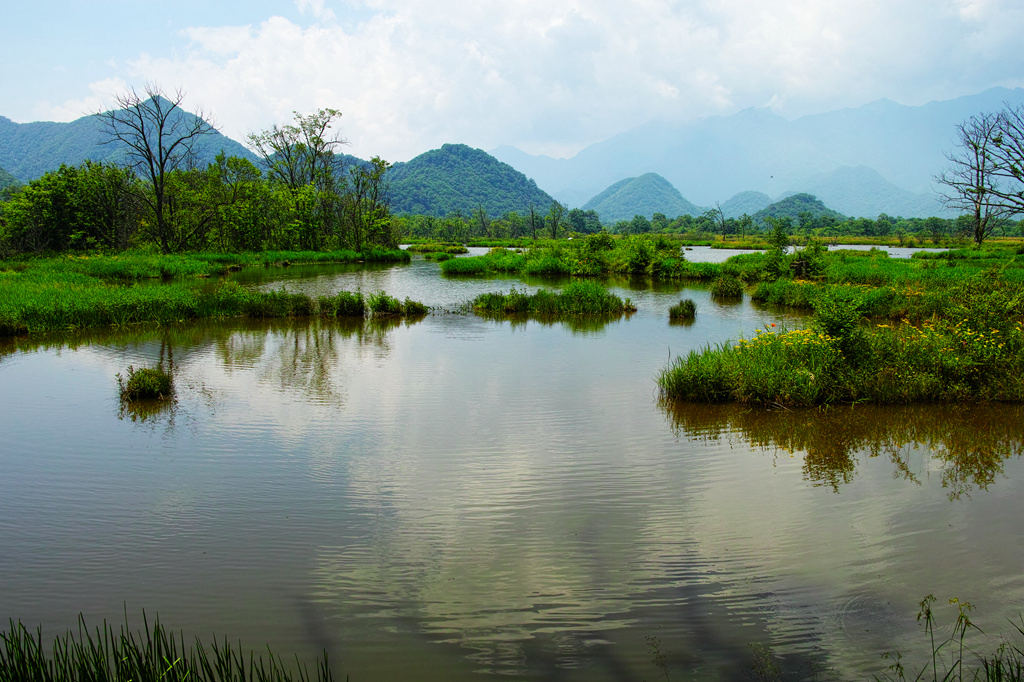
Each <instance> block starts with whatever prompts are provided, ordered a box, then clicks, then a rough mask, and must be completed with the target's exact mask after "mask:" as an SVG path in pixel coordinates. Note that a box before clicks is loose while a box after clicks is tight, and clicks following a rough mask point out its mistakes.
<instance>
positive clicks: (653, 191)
mask: <svg viewBox="0 0 1024 682" xmlns="http://www.w3.org/2000/svg"><path fill="white" fill-rule="evenodd" d="M583 210H585V211H589V210H594V211H597V214H598V215H599V216H601V222H603V223H605V224H606V225H607V224H610V223H615V222H618V221H620V220H631V219H632V218H633V216H637V215H642V216H644V217H645V218H650V217H652V216H653V215H654V214H655V213H663V214H664V215H666V216H669V217H676V216H680V215H700V214H701V213H702V212H703V211H702V209H700V208H698V207H696V206H694V205H693V204H691V203H690V202H689V201H687V200H686V199H684V198H683V195H682V194H680V193H679V190H677V189H676V188H675V187H673V186H672V184H671V183H670V182H669V181H668V180H666V179H665V178H663V177H661V176H660V175H658V174H657V173H645V174H644V175H641V176H640V177H637V178H626V179H625V180H620V181H618V182H616V183H615V184H614V185H611V186H610V187H608V188H607V189H606V190H604V191H603V192H601V193H600V194H598V195H597V196H595V197H594V198H592V199H591V200H590V201H588V202H587V203H585V204H584V205H583Z"/></svg>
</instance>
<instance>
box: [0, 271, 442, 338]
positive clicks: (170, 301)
mask: <svg viewBox="0 0 1024 682" xmlns="http://www.w3.org/2000/svg"><path fill="white" fill-rule="evenodd" d="M277 255H281V254H260V256H259V257H260V258H261V259H265V258H270V257H276V256H277ZM290 255H292V256H294V255H295V254H290ZM245 257H246V256H244V254H243V255H242V256H238V257H235V260H234V261H232V262H233V263H237V262H238V261H239V260H240V259H243V258H245ZM324 257H331V258H337V257H338V254H334V255H333V256H332V255H330V254H325V255H324ZM406 257H408V255H407V254H406ZM226 260H227V259H224V260H218V259H214V258H212V257H211V256H210V254H205V255H203V254H199V255H193V256H172V257H152V260H150V257H145V256H139V255H135V256H128V257H120V256H114V257H92V258H75V257H61V258H52V259H37V260H33V261H28V262H21V263H13V264H12V263H4V264H0V336H10V335H16V334H27V333H39V332H46V331H66V330H71V329H81V328H87V327H98V326H125V325H132V324H140V323H157V324H164V323H171V322H177V321H183V320H194V319H201V318H224V317H236V316H248V317H253V318H273V317H290V316H312V315H322V316H328V317H337V316H362V315H365V314H367V313H368V312H370V313H378V312H387V313H388V314H394V312H395V311H394V310H390V309H389V310H387V311H384V310H383V309H382V310H381V311H376V310H371V309H370V308H369V307H368V305H367V302H366V301H365V300H364V298H363V295H362V294H361V293H351V292H340V293H338V294H337V295H335V296H328V297H320V298H317V299H313V298H311V297H309V296H306V295H304V294H296V293H288V292H285V291H272V292H260V291H251V290H248V289H244V288H242V287H241V286H239V285H238V284H237V283H234V282H230V281H228V282H212V281H209V280H206V279H204V278H203V276H204V275H207V274H209V273H210V272H211V270H212V269H219V268H222V267H223V263H224V262H226ZM214 263H215V264H214ZM153 279H159V280H160V281H152V280H153ZM409 303H415V302H406V303H405V304H402V305H401V306H400V309H399V311H398V313H397V314H422V312H424V310H425V308H424V307H423V306H422V305H421V304H416V305H411V306H410V305H409ZM407 309H408V310H410V311H411V312H408V313H407V312H406V310H407Z"/></svg>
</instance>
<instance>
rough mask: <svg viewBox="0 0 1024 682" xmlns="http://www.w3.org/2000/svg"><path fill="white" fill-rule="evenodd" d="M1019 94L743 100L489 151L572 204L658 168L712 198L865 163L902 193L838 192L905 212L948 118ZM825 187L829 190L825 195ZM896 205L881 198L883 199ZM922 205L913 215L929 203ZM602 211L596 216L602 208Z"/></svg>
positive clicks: (1022, 94) (872, 212) (925, 185)
mask: <svg viewBox="0 0 1024 682" xmlns="http://www.w3.org/2000/svg"><path fill="white" fill-rule="evenodd" d="M1004 102H1005V103H1008V104H1010V105H1011V106H1012V105H1017V104H1024V89H1015V90H1008V89H1003V88H995V89H992V90H988V91H985V92H982V93H979V94H977V95H972V96H968V97H960V98H957V99H953V100H947V101H942V102H930V103H928V104H924V105H921V106H904V105H901V104H897V103H896V102H892V101H889V100H879V101H877V102H873V103H871V104H867V105H864V106H862V107H857V108H851V109H842V110H838V111H832V112H827V113H823V114H817V115H813V116H804V117H802V118H798V119H795V120H787V119H785V118H782V117H781V116H778V115H777V114H775V113H773V112H771V111H770V110H768V109H747V110H745V111H741V112H738V113H736V114H733V115H731V116H718V117H711V118H706V119H702V120H698V121H693V122H688V123H682V124H679V123H650V124H647V125H644V126H641V127H638V128H635V129H633V130H631V131H628V132H625V133H622V134H620V135H616V136H614V137H611V138H609V139H607V140H605V141H603V142H600V143H597V144H593V145H591V146H589V147H586V148H585V149H583V150H582V151H580V152H579V153H578V154H576V155H575V156H574V157H572V158H569V159H555V158H551V157H545V156H533V155H530V154H526V153H524V152H521V151H519V150H517V149H514V148H510V147H500V148H498V149H496V150H495V151H494V154H495V156H497V157H498V158H499V159H501V160H503V161H506V162H508V163H510V164H512V165H513V166H515V167H516V168H518V169H519V170H521V171H523V172H524V173H526V174H527V175H529V176H530V177H532V178H534V179H535V180H536V181H537V182H538V183H540V185H541V186H543V187H545V188H547V189H548V191H550V192H551V193H552V194H553V195H554V196H555V197H556V198H557V199H559V200H560V201H564V202H567V203H569V204H570V205H575V204H577V203H579V202H582V201H585V200H586V197H589V196H593V195H594V194H595V193H596V192H598V191H600V190H601V188H603V187H607V186H608V185H609V184H611V183H612V182H614V181H616V180H617V179H619V178H623V177H627V176H634V175H638V174H639V173H644V172H650V171H653V172H656V173H658V174H660V175H662V176H663V177H665V178H666V179H667V180H668V181H669V182H671V183H672V184H673V185H675V186H676V187H682V188H685V189H686V194H687V196H688V197H689V198H690V199H691V200H693V201H695V202H697V203H698V204H703V205H713V204H714V203H715V202H716V201H722V200H723V199H724V198H725V197H730V196H733V195H734V194H736V193H737V192H740V191H744V190H755V191H758V192H762V193H764V194H767V195H769V196H773V197H774V196H779V195H781V194H782V193H783V192H787V191H798V192H811V191H813V188H814V187H815V186H816V184H817V183H820V182H822V179H823V178H826V177H827V176H828V175H829V174H831V173H834V172H836V171H837V170H839V169H841V168H843V167H854V168H856V167H867V168H870V169H873V170H874V171H875V173H877V174H878V175H879V176H880V177H881V178H882V180H883V182H886V183H889V184H891V185H892V186H895V188H896V189H898V190H902V191H903V192H905V193H907V194H908V195H910V196H909V198H908V196H906V195H901V196H896V195H895V194H893V193H892V192H889V193H888V195H889V196H886V195H885V193H883V194H882V195H879V194H875V193H874V190H873V189H872V188H871V187H870V185H869V184H866V185H865V187H864V189H863V190H859V191H857V192H856V193H854V191H853V189H851V190H850V192H849V194H848V196H846V197H845V198H844V199H843V201H844V203H847V205H848V206H850V208H851V209H853V208H856V211H851V212H856V213H857V214H863V215H868V216H877V215H878V214H879V213H882V212H886V213H889V214H897V213H902V214H903V215H905V216H908V217H910V216H911V215H913V214H911V213H910V211H912V210H914V206H915V205H916V204H915V203H914V201H915V199H914V197H915V196H917V197H919V195H922V194H933V192H934V190H933V187H932V185H933V182H932V179H933V178H934V177H935V176H936V175H937V174H938V173H940V172H941V171H942V170H944V169H945V168H946V166H947V161H946V158H945V156H944V154H945V153H946V152H949V151H951V150H952V149H953V147H954V145H955V126H956V125H957V124H958V123H960V122H962V121H964V120H965V119H967V118H968V117H970V116H971V115H974V114H977V113H979V112H985V111H997V110H999V109H1001V108H1002V107H1003V104H1004ZM831 198H832V197H831V196H830V199H831ZM889 200H891V201H893V203H898V204H899V207H893V206H889V205H886V203H885V202H886V201H889ZM933 209H934V204H932V205H931V208H929V207H928V206H923V207H922V208H921V209H920V210H921V212H920V213H917V215H918V216H924V215H930V214H931V213H933V212H934V211H933ZM602 217H603V216H602Z"/></svg>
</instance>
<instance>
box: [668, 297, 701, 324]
mask: <svg viewBox="0 0 1024 682" xmlns="http://www.w3.org/2000/svg"><path fill="white" fill-rule="evenodd" d="M696 314H697V304H696V303H694V302H693V299H692V298H687V299H682V300H680V301H679V303H676V304H675V305H674V306H672V307H671V308H669V309H668V319H670V320H692V319H693V318H694V316H696Z"/></svg>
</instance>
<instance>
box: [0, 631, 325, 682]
mask: <svg viewBox="0 0 1024 682" xmlns="http://www.w3.org/2000/svg"><path fill="white" fill-rule="evenodd" d="M333 679H334V678H333V675H332V672H331V669H330V666H329V664H328V661H327V654H326V652H325V653H324V654H323V655H322V656H321V657H320V658H319V660H318V661H317V662H316V665H315V668H314V669H313V671H310V670H309V668H308V666H300V665H299V664H298V662H297V661H296V662H295V663H294V664H291V663H288V662H286V661H285V660H284V659H282V658H280V657H279V656H277V655H275V654H274V653H273V652H271V651H269V650H268V651H266V652H264V653H262V654H259V655H257V654H255V653H253V652H251V651H245V650H243V649H242V648H241V646H240V645H237V646H236V645H232V644H231V643H229V642H228V640H227V639H224V640H221V641H219V642H218V641H217V640H216V639H214V640H213V642H212V643H211V644H204V643H203V642H202V641H200V640H199V639H198V638H197V639H196V640H195V642H192V643H187V642H186V641H185V637H184V635H183V634H180V633H179V634H177V635H175V633H173V632H171V631H168V630H167V629H166V628H164V626H163V625H162V624H161V623H160V621H159V619H157V620H155V621H153V623H152V624H150V623H149V621H148V620H147V619H146V617H145V614H143V627H142V629H141V630H139V631H132V630H129V629H128V628H127V627H126V626H122V627H121V628H120V630H119V631H115V630H114V628H113V626H112V625H110V624H108V623H107V622H106V621H104V623H103V626H102V627H97V628H95V630H90V629H89V628H88V627H86V624H85V620H84V619H83V618H81V617H80V618H79V625H78V632H77V633H73V632H67V633H66V634H64V635H60V636H58V637H57V638H56V639H55V640H54V642H53V646H52V648H51V647H47V646H46V645H45V644H44V639H43V633H42V629H38V630H36V631H35V632H34V633H33V632H31V631H29V630H28V628H26V627H25V626H24V625H23V624H22V623H21V622H16V621H14V620H11V621H10V626H9V628H8V630H7V631H5V632H0V682H81V681H84V680H89V681H90V682H136V681H139V680H152V681H154V682H156V681H160V682H185V681H186V680H187V681H188V682H193V681H195V682H249V681H256V680H259V681H261V682H272V681H273V682H290V681H299V682H309V681H312V680H317V681H319V682H327V681H329V680H333Z"/></svg>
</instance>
